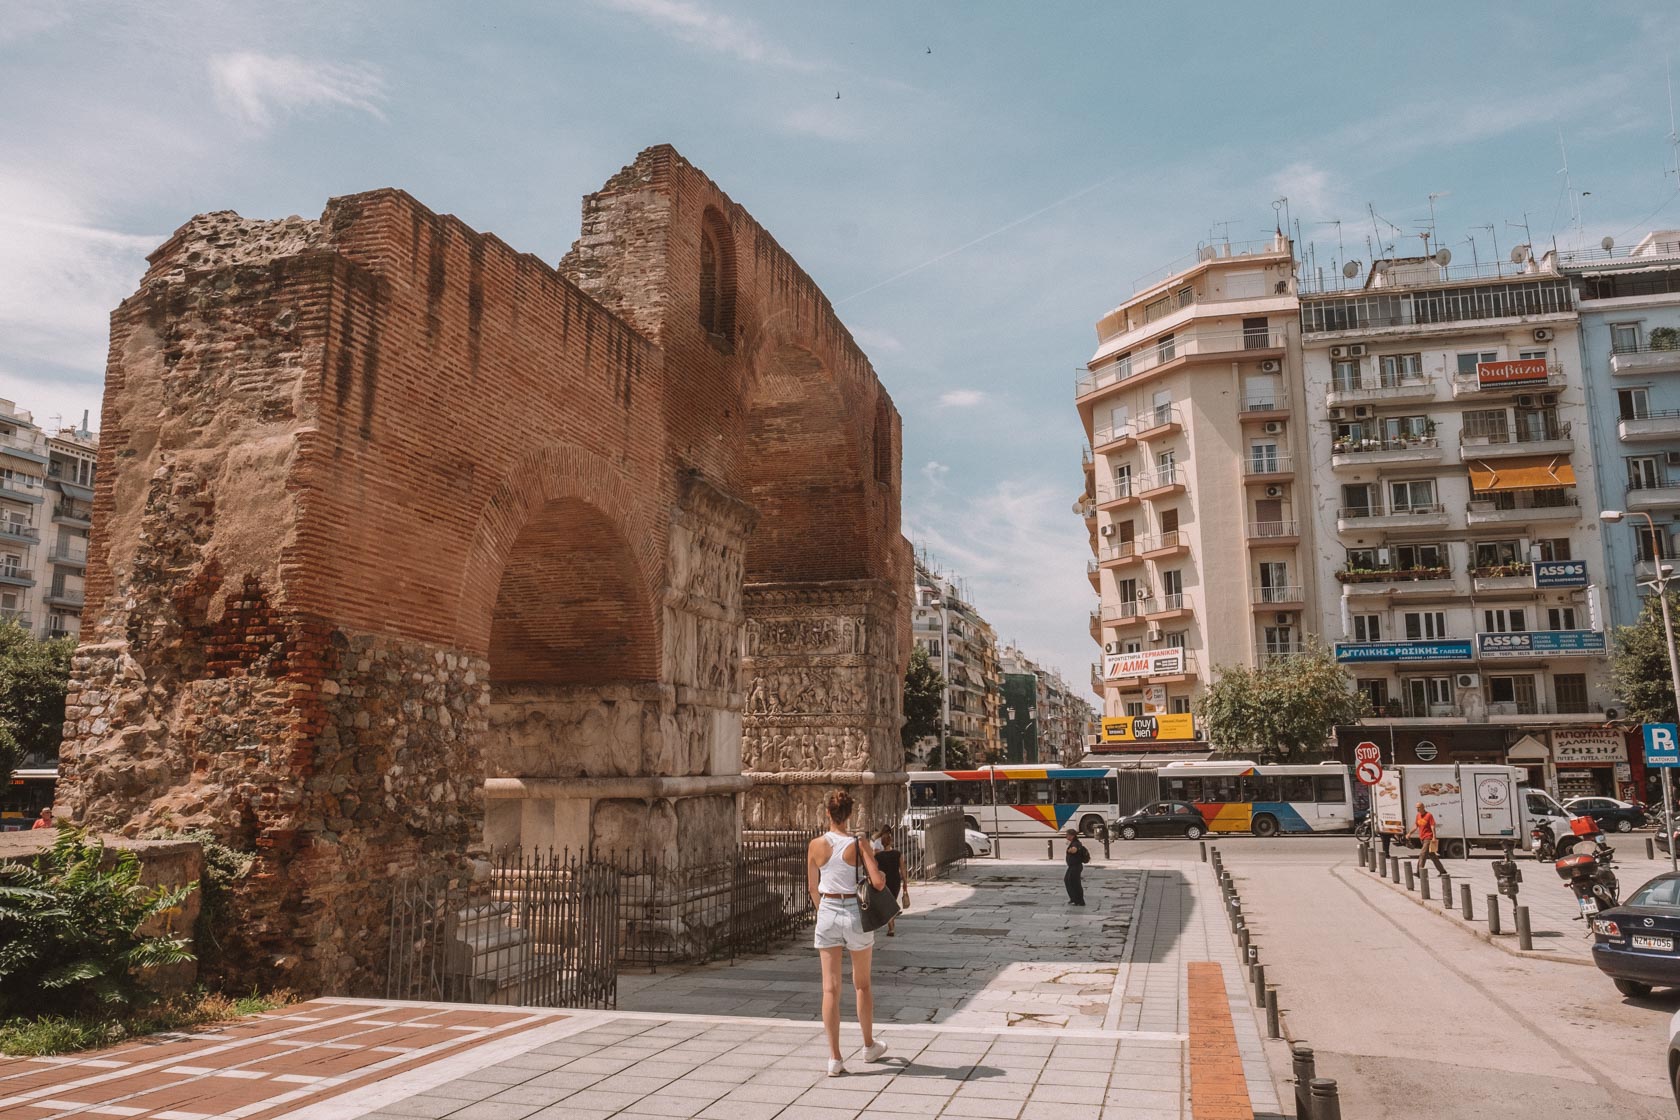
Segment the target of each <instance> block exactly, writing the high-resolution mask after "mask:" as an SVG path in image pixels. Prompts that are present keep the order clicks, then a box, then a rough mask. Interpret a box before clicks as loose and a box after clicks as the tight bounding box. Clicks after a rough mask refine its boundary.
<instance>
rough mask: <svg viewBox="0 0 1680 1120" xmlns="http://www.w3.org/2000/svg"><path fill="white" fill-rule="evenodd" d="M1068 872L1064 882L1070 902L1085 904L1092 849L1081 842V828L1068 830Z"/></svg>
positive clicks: (1076, 904) (1064, 876) (1079, 904)
mask: <svg viewBox="0 0 1680 1120" xmlns="http://www.w3.org/2000/svg"><path fill="white" fill-rule="evenodd" d="M1063 858H1065V859H1066V860H1067V874H1066V875H1063V876H1062V882H1063V884H1064V885H1066V887H1067V892H1068V902H1070V903H1072V904H1073V905H1075V906H1083V905H1085V879H1084V876H1085V865H1086V864H1087V863H1090V862H1091V850H1090V849H1089V848H1087V847H1086V846H1085V845H1084V844H1081V843H1080V842H1079V830H1078V829H1077V828H1070V829H1068V830H1067V854H1066V855H1065V856H1064V857H1063Z"/></svg>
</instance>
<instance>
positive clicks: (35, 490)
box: [0, 478, 42, 502]
mask: <svg viewBox="0 0 1680 1120" xmlns="http://www.w3.org/2000/svg"><path fill="white" fill-rule="evenodd" d="M0 491H3V492H5V493H7V494H16V495H17V496H18V497H20V498H27V499H28V500H29V501H32V502H38V501H40V500H41V498H42V494H41V488H40V487H39V486H26V485H24V484H23V483H21V482H18V481H17V479H15V478H0Z"/></svg>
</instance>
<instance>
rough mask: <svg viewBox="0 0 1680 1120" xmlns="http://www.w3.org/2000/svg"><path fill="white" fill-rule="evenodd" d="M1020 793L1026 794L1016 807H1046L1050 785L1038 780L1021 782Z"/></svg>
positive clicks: (1048, 800)
mask: <svg viewBox="0 0 1680 1120" xmlns="http://www.w3.org/2000/svg"><path fill="white" fill-rule="evenodd" d="M1021 786H1022V792H1023V793H1025V794H1026V796H1025V797H1023V798H1022V799H1021V800H1020V801H1018V802H1016V804H1018V805H1048V804H1050V783H1049V782H1048V781H1045V780H1042V779H1040V780H1039V781H1035V782H1022V783H1021Z"/></svg>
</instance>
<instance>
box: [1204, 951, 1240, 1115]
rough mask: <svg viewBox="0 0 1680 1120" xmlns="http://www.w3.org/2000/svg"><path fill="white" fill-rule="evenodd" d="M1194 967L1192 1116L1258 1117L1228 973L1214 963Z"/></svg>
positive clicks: (1206, 962) (1208, 962) (1205, 962)
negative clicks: (1239, 1045) (1233, 1017)
mask: <svg viewBox="0 0 1680 1120" xmlns="http://www.w3.org/2000/svg"><path fill="white" fill-rule="evenodd" d="M1189 969H1190V1111H1191V1115H1192V1116H1194V1117H1195V1120H1254V1106H1253V1104H1252V1102H1251V1101H1250V1100H1249V1096H1248V1081H1247V1080H1246V1079H1245V1078H1244V1077H1243V1065H1242V1054H1241V1053H1240V1052H1239V1051H1238V1050H1237V1031H1236V1027H1235V1025H1234V1024H1233V1023H1232V1022H1231V1005H1230V1001H1229V997H1228V996H1227V994H1226V991H1225V971H1224V969H1223V968H1222V967H1221V966H1220V965H1218V964H1215V963H1213V962H1211V961H1193V962H1191V964H1190V965H1189Z"/></svg>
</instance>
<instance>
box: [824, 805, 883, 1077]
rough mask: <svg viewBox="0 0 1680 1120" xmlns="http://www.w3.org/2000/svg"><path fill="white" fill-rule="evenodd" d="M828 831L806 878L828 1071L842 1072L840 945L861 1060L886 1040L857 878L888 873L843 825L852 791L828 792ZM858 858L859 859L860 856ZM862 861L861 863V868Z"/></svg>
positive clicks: (879, 884) (876, 1053) (879, 880)
mask: <svg viewBox="0 0 1680 1120" xmlns="http://www.w3.org/2000/svg"><path fill="white" fill-rule="evenodd" d="M827 807H828V821H829V828H828V831H827V832H825V833H823V835H821V836H819V837H817V838H816V839H815V840H813V841H811V846H810V848H809V849H807V851H806V856H805V880H806V885H807V887H808V888H809V890H810V892H811V905H812V906H813V907H815V908H816V911H817V935H816V945H817V956H818V957H819V958H821V960H822V1020H823V1030H825V1031H826V1032H827V1033H828V1075H829V1076H830V1077H839V1076H840V1075H841V1074H843V1073H845V1072H846V1066H845V1064H844V1062H843V1061H842V1060H841V1057H840V971H841V968H842V965H841V963H840V951H841V950H842V949H845V950H848V951H849V952H850V953H851V954H852V988H853V989H854V990H855V991H856V993H857V1017H858V1026H859V1027H861V1028H863V1047H864V1049H863V1060H864V1061H866V1062H878V1061H880V1060H881V1056H882V1055H883V1054H885V1053H886V1052H887V1044H886V1043H884V1042H878V1041H876V1039H875V1023H874V1018H875V996H874V993H873V992H872V991H871V990H870V987H869V962H870V956H871V955H872V954H873V953H874V951H875V935H874V934H873V933H870V932H869V931H867V930H865V929H864V928H863V914H862V912H861V911H860V910H859V908H858V884H859V883H860V882H862V880H863V876H864V875H868V876H869V883H870V885H871V886H872V887H874V888H875V889H876V890H878V891H879V890H885V889H886V886H887V879H886V876H884V875H882V874H881V869H880V868H879V867H878V866H876V863H875V852H874V850H873V849H872V848H871V847H870V845H868V844H859V843H858V839H857V837H856V836H853V835H852V834H851V833H850V832H849V831H848V830H847V822H848V821H850V820H851V819H852V797H851V794H849V793H847V792H846V791H845V790H840V789H837V790H835V791H834V792H833V793H831V794H829V795H828V806H827ZM859 861H861V865H860V862H859ZM860 867H861V869H860Z"/></svg>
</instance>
